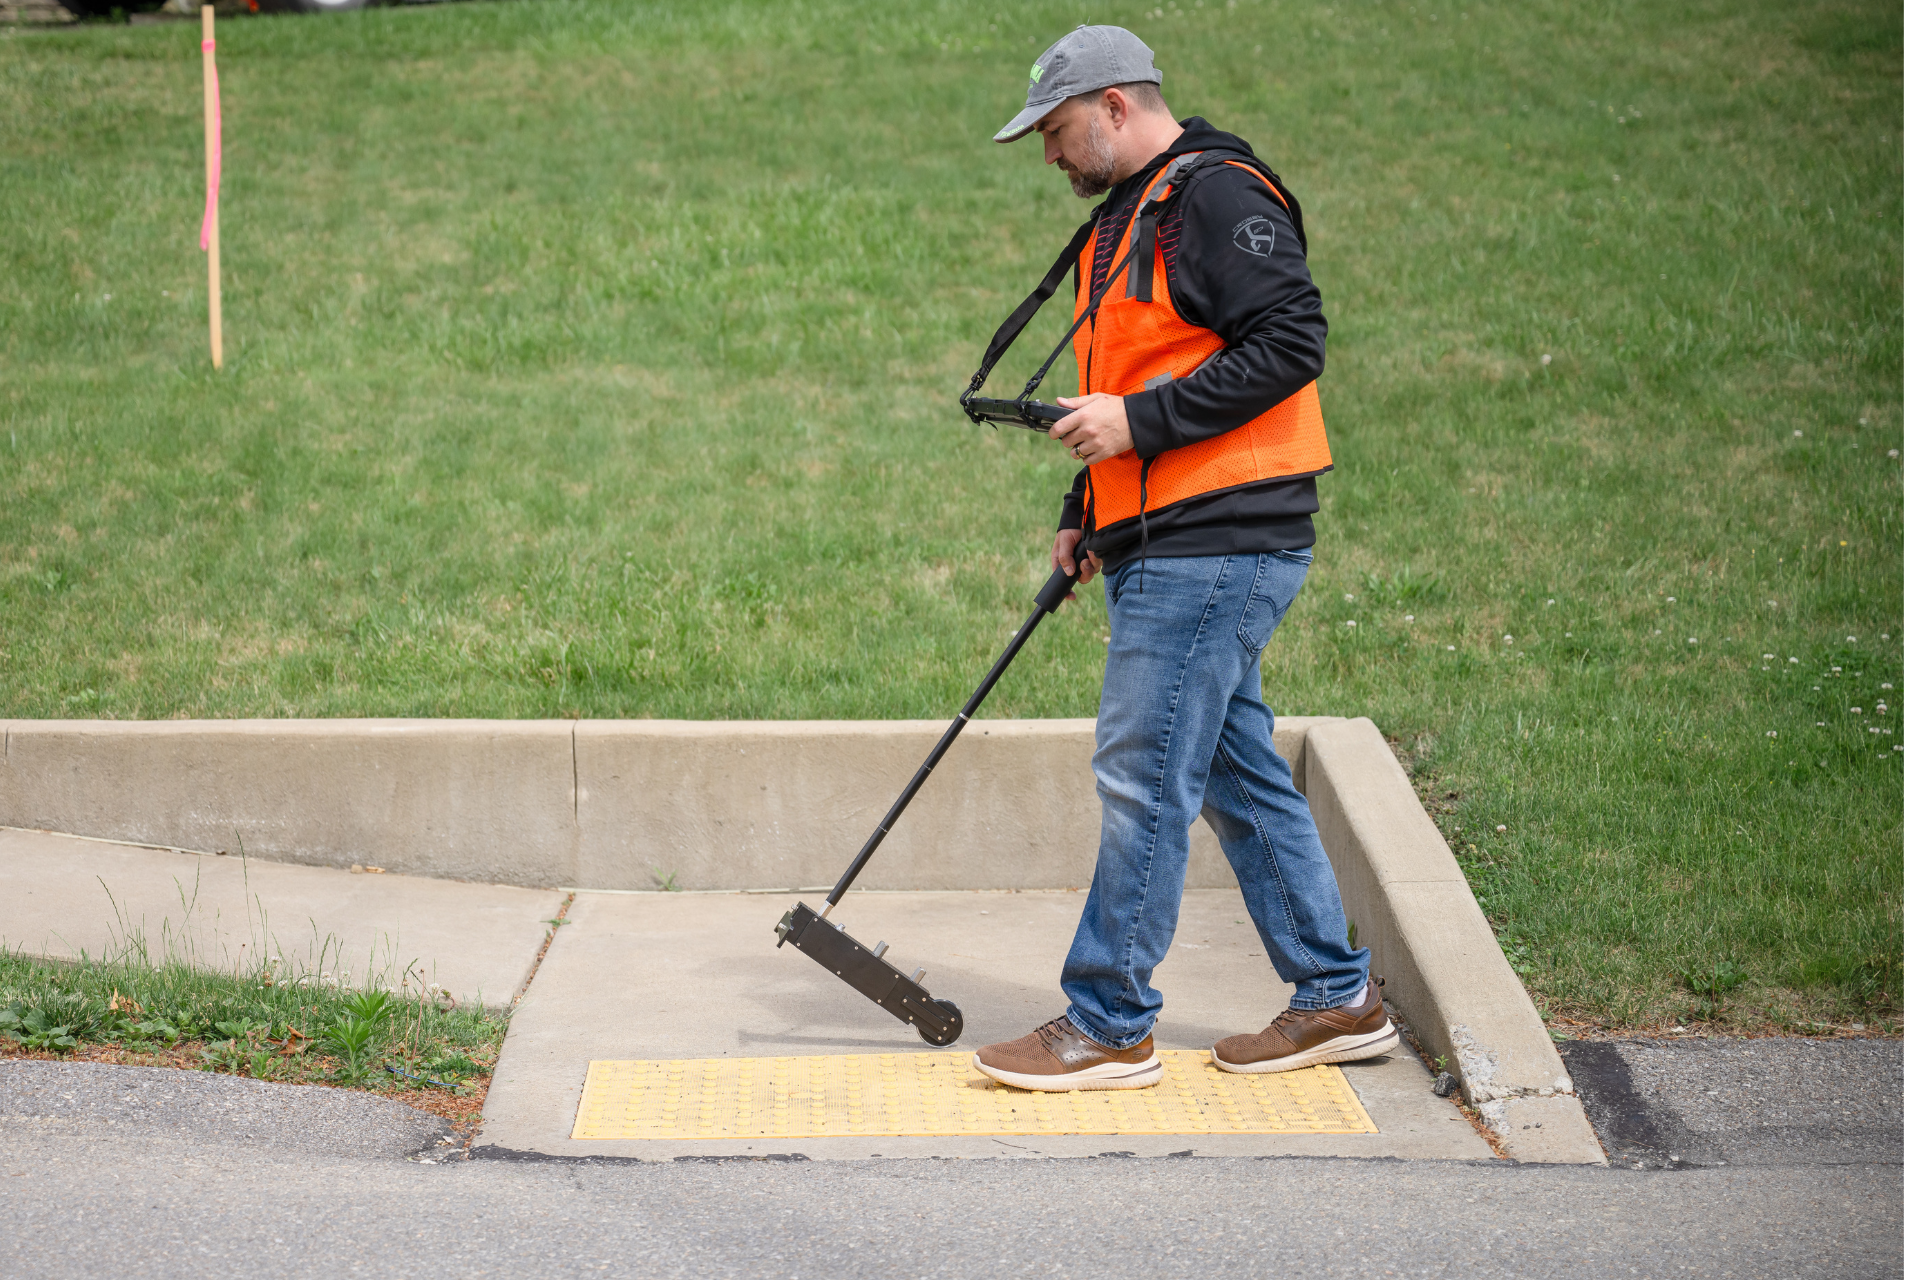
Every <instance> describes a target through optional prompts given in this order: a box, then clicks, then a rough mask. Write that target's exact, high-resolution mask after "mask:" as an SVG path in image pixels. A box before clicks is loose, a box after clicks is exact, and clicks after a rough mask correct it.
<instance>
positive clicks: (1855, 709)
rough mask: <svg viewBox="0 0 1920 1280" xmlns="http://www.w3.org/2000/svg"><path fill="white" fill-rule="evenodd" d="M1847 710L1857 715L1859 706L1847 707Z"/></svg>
mask: <svg viewBox="0 0 1920 1280" xmlns="http://www.w3.org/2000/svg"><path fill="white" fill-rule="evenodd" d="M1847 710H1849V711H1851V712H1853V714H1854V715H1859V714H1860V708H1858V707H1848V708H1847Z"/></svg>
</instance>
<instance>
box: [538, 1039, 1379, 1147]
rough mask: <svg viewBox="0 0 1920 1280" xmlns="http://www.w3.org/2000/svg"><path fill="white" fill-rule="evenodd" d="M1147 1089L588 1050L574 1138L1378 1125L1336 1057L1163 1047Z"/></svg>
mask: <svg viewBox="0 0 1920 1280" xmlns="http://www.w3.org/2000/svg"><path fill="white" fill-rule="evenodd" d="M1160 1061H1161V1062H1162V1063H1164V1064H1165V1065H1166V1074H1165V1075H1164V1076H1163V1077H1162V1079H1161V1081H1160V1083H1159V1084H1157V1085H1155V1086H1154V1087H1153V1088H1151V1089H1094V1090H1087V1091H1084V1092H1075V1093H1028V1092H1026V1091H1025V1090H1022V1089H1009V1088H1007V1087H1005V1086H1004V1085H999V1084H995V1083H994V1082H993V1081H991V1080H988V1079H987V1078H986V1077H985V1076H983V1075H981V1074H980V1073H979V1072H977V1071H975V1070H974V1069H973V1055H972V1054H968V1053H895V1054H838V1055H828V1056H822V1057H811V1058H688V1059H682V1060H678V1061H664V1062H595V1063H593V1064H592V1065H591V1066H589V1067H588V1069H587V1084H586V1088H585V1090H584V1091H583V1092H582V1093H581V1096H580V1111H579V1114H578V1115H577V1116H576V1117H575V1119H574V1123H573V1136H574V1137H575V1138H584V1139H595V1138H852V1137H862V1138H864V1137H886V1136H895V1137H902V1138H926V1137H955V1136H966V1135H969V1134H1069V1133H1086V1134H1150V1133H1167V1134H1175V1133H1246V1134H1261V1133H1265V1134H1281V1133H1378V1132H1380V1131H1379V1130H1378V1129H1376V1128H1375V1127H1374V1124H1373V1120H1372V1119H1371V1118H1370V1117H1369V1116H1368V1115H1367V1113H1366V1109H1365V1108H1363V1107H1362V1106H1361V1105H1360V1099H1359V1098H1357V1097H1355V1096H1354V1092H1353V1086H1351V1085H1349V1084H1348V1083H1347V1078H1346V1076H1345V1075H1343V1074H1342V1073H1341V1071H1340V1069H1339V1068H1338V1067H1309V1068H1307V1069H1306V1070H1304V1071H1289V1072H1284V1073H1276V1074H1273V1075H1259V1076H1243V1075H1234V1074H1232V1073H1230V1072H1225V1071H1221V1070H1220V1069H1219V1068H1217V1067H1215V1066H1214V1065H1213V1063H1212V1058H1211V1055H1209V1054H1208V1053H1207V1052H1206V1051H1205V1050H1197V1049H1173V1050H1164V1049H1163V1050H1162V1051H1161V1053H1160Z"/></svg>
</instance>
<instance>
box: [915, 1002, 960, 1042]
mask: <svg viewBox="0 0 1920 1280" xmlns="http://www.w3.org/2000/svg"><path fill="white" fill-rule="evenodd" d="M934 1003H935V1004H937V1005H939V1006H940V1007H941V1008H942V1009H945V1010H946V1011H947V1012H948V1013H950V1014H952V1015H953V1027H952V1029H950V1030H948V1031H944V1032H940V1031H929V1030H927V1028H925V1027H919V1028H917V1030H918V1031H919V1032H920V1038H921V1039H922V1040H925V1041H926V1042H927V1043H928V1044H930V1045H933V1046H934V1047H935V1048H938V1049H944V1048H945V1047H946V1046H948V1045H950V1044H952V1043H953V1042H954V1041H955V1040H958V1039H959V1038H960V1029H961V1028H962V1027H964V1026H965V1025H966V1019H964V1018H962V1017H961V1016H960V1006H959V1005H957V1004H955V1003H954V1002H953V1001H951V1000H935V1001H934Z"/></svg>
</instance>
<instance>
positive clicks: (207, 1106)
mask: <svg viewBox="0 0 1920 1280" xmlns="http://www.w3.org/2000/svg"><path fill="white" fill-rule="evenodd" d="M0 1128H4V1129H10V1130H12V1131H14V1132H15V1133H19V1134H25V1133H37V1134H44V1135H56V1134H60V1135H71V1136H76V1137H88V1138H113V1137H128V1138H133V1137H138V1138H148V1139H150V1138H168V1139H173V1140H176V1141H182V1142H191V1143H207V1144H213V1143H217V1144H229V1143H234V1142H241V1143H253V1144H258V1145H260V1146H263V1147H271V1148H273V1149H275V1150H279V1151H285V1152H289V1153H293V1152H299V1153H307V1154H320V1155H335V1156H407V1155H412V1154H413V1153H415V1152H417V1151H420V1150H422V1149H424V1148H427V1147H431V1146H434V1145H436V1144H438V1143H439V1141H440V1139H441V1138H442V1137H443V1136H446V1135H448V1134H450V1133H451V1132H452V1131H451V1130H450V1129H449V1128H448V1127H447V1124H446V1122H445V1121H443V1120H441V1119H440V1118H439V1117H438V1116H432V1115H428V1114H427V1113H426V1112H424V1111H416V1110H414V1109H413V1108H412V1107H409V1106H406V1105H404V1104H402V1103H398V1102H393V1101H389V1100H388V1099H385V1098H376V1097H373V1096H372V1095H370V1094H365V1093H355V1092H351V1091H349V1090H346V1089H328V1088H324V1087H321V1086H318V1085H301V1084H274V1083H272V1082H270V1081H265V1080H247V1079H243V1078H241V1077H238V1076H228V1075H217V1074H215V1073H213V1072H210V1071H176V1070H169V1069H167V1068H164V1067H122V1066H113V1065H109V1064H106V1063H97V1062H42V1061H20V1060H15V1061H10V1062H0Z"/></svg>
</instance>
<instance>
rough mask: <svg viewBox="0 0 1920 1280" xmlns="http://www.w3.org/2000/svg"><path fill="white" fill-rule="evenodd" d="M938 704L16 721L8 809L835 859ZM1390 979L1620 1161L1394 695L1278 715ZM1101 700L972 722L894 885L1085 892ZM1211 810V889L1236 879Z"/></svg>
mask: <svg viewBox="0 0 1920 1280" xmlns="http://www.w3.org/2000/svg"><path fill="white" fill-rule="evenodd" d="M942 728H944V723H943V722H936V721H812V722H808V721H794V722H768V723H760V722H727V721H713V722H697V721H577V722H576V721H474V720H268V721H184V720H182V721H11V722H6V723H4V724H0V826H13V827H25V828H33V829H38V830H51V831H62V832H70V833H74V834H78V835H86V836H95V837H104V838H108V839H115V840H128V841H135V842H140V843H147V844H161V845H170V846H175V847H178V848H182V849H197V850H205V851H215V850H222V849H225V850H231V851H234V852H238V851H239V850H240V849H241V848H244V849H245V851H246V852H247V853H248V854H249V855H250V856H252V857H254V858H261V859H266V860H270V861H281V862H294V863H305V864H308V865H318V866H333V867H344V866H348V865H350V864H353V863H366V864H373V865H377V866H382V867H385V868H386V869H387V870H389V871H394V872H402V873H406V874H411V875H418V876H434V877H441V878H451V879H461V880H479V881H487V882H491V883H496V884H509V885H524V886H532V887H551V886H555V885H569V886H577V887H580V888H583V889H627V890H634V889H649V888H653V887H655V886H656V883H657V879H658V878H661V877H665V876H668V875H671V876H672V877H673V882H674V883H675V885H676V886H677V887H680V888H686V889H776V888H786V887H793V886H799V885H819V884H830V883H832V882H833V880H834V879H835V878H836V877H837V876H838V875H839V874H840V871H841V870H842V868H843V867H844V866H845V864H846V860H847V858H848V857H849V856H851V853H852V851H853V850H854V849H857V848H858V847H859V844H860V842H861V841H862V840H864V839H865V837H866V835H867V833H868V832H869V831H870V830H871V829H872V827H873V825H874V824H875V823H876V822H877V821H878V820H879V818H880V817H881V815H882V814H883V813H884V811H885V809H886V806H887V805H888V804H889V803H890V802H891V800H892V798H893V796H894V794H895V792H896V790H897V789H898V788H899V786H900V785H901V784H902V783H903V782H904V781H905V779H906V778H907V777H909V776H910V775H911V773H912V771H913V769H914V768H915V767H916V766H917V765H918V764H919V763H920V761H921V759H922V758H924V756H925V754H926V751H927V749H928V748H929V747H930V746H931V745H932V743H933V741H934V739H935V738H936V737H937V736H938V734H939V732H940V730H941V729H942ZM1274 738H1275V743H1276V745H1277V746H1279V748H1280V749H1281V751H1282V753H1283V754H1285V755H1286V756H1287V757H1288V759H1289V760H1290V761H1291V762H1292V765H1293V768H1294V776H1295V780H1296V782H1297V783H1298V784H1299V785H1300V787H1301V789H1302V790H1303V791H1304V792H1305V794H1306V796H1307V799H1308V802H1309V803H1310V804H1311V805H1312V807H1313V811H1314V814H1315V816H1316V818H1317V819H1318V821H1319V823H1320V829H1321V834H1322V838H1323V839H1324V840H1325V842H1326V845H1327V852H1328V854H1329V856H1330V857H1331V858H1332V860H1333V865H1334V870H1335V873H1336V875H1337V876H1338V877H1339V881H1340V887H1341V892H1342V895H1343V896H1344V898H1345V901H1346V904H1347V913H1348V915H1349V916H1350V917H1351V918H1352V919H1353V920H1354V922H1355V923H1356V925H1357V926H1358V929H1359V936H1360V939H1361V940H1362V941H1363V942H1365V943H1366V944H1367V945H1368V946H1370V947H1372V948H1373V951H1374V966H1375V969H1376V971H1377V972H1378V973H1380V974H1381V975H1382V976H1383V977H1385V978H1386V979H1387V981H1388V983H1389V986H1388V994H1389V996H1390V998H1391V1000H1392V1002H1393V1004H1394V1006H1395V1008H1397V1009H1398V1010H1400V1011H1401V1013H1402V1014H1403V1015H1404V1016H1405V1018H1406V1020H1407V1022H1408V1024H1409V1026H1410V1027H1411V1028H1412V1030H1413V1032H1414V1034H1416V1035H1417V1036H1418V1037H1419V1038H1420V1041H1421V1043H1422V1044H1423V1045H1424V1046H1425V1047H1426V1048H1427V1050H1428V1051H1429V1052H1430V1053H1433V1054H1443V1055H1445V1056H1446V1057H1447V1058H1448V1060H1449V1067H1450V1069H1451V1070H1453V1072H1454V1073H1455V1074H1456V1075H1457V1076H1459V1077H1460V1078H1461V1080H1462V1081H1463V1087H1464V1088H1465V1090H1466V1094H1467V1097H1468V1099H1469V1100H1470V1101H1471V1102H1473V1103H1474V1105H1476V1106H1477V1107H1479V1108H1480V1110H1481V1114H1482V1115H1483V1116H1485V1117H1486V1119H1487V1121H1488V1123H1489V1124H1490V1125H1491V1126H1492V1127H1493V1128H1494V1130H1495V1131H1496V1132H1497V1133H1499V1134H1500V1135H1501V1136H1502V1138H1503V1139H1504V1141H1505V1143H1506V1147H1507V1150H1508V1152H1509V1154H1510V1155H1512V1156H1513V1157H1514V1158H1516V1159H1519V1160H1527V1161H1548V1162H1555V1163H1597V1162H1602V1161H1604V1156H1603V1155H1602V1153H1601V1150H1600V1147H1599V1144H1598V1143H1597V1141H1596V1140H1595V1139H1594V1136H1593V1131H1592V1129H1591V1127H1590V1126H1588V1124H1587V1122H1586V1118H1585V1116H1584V1114H1583V1113H1582V1111H1581V1110H1580V1105H1579V1103H1578V1101H1577V1100H1576V1099H1574V1098H1573V1096H1572V1091H1573V1085H1572V1082H1571V1081H1570V1080H1569V1079H1568V1077H1567V1074H1566V1072H1565V1070H1564V1068H1563V1067H1562V1066H1561V1063H1560V1059H1559V1056H1558V1055H1557V1054H1556V1053H1555V1052H1554V1048H1553V1044H1552V1041H1551V1040H1550V1039H1549V1037H1548V1036H1547V1034H1546V1029H1545V1028H1544V1027H1543V1026H1542V1025H1541V1022H1540V1019H1539V1016H1538V1014H1537V1013H1536V1012H1535V1010H1534V1008H1533V1004H1532V1002H1531V1001H1530V1000H1529V999H1528V997H1527V994H1526V991H1525V989H1524V988H1523V987H1522V986H1521V985H1520V981H1519V979H1518V978H1517V977H1515V976H1514V973H1513V971H1512V969H1511V968H1510V967H1509V966H1508V964H1507V961H1506V957H1505V956H1504V955H1503V954H1502V953H1501V951H1500V947H1499V944H1498V942H1497V941H1496V940H1495V939H1494V936H1493V932H1492V930H1491V929H1489V928H1488V926H1487V923H1486V920H1485V918H1484V917H1483V916H1482V915H1481V913H1480V910H1479V906H1478V904H1477V903H1476V902H1475V901H1474V899H1473V894H1472V892H1471V891H1470V890H1469V889H1468V887H1467V883H1466V880H1465V878H1464V877H1463V876H1462V875H1461V874H1460V870H1459V867H1458V866H1457V865H1456V864H1455V863H1454V860H1453V855H1452V852H1451V851H1450V850H1449V849H1448V848H1447V845H1446V842H1445V841H1444V840H1443V839H1442V838H1441V836H1440V833H1439V832H1438V831H1437V830H1436V829H1435V828H1434V826H1433V823H1432V822H1431V821H1430V820H1429V819H1428V818H1427V815H1426V812H1425V810H1424V809H1422V808H1421V806H1420V801H1419V798H1418V797H1417V796H1416V795H1414V793H1413V789H1412V787H1411V786H1409V785H1408V783H1407V779H1406V776H1405V774H1404V773H1402V771H1401V769H1400V766H1399V763H1398V762H1397V761H1396V760H1395V759H1394V757H1393V753H1392V751H1391V750H1390V749H1389V748H1388V746H1387V745H1386V742H1385V741H1384V740H1383V739H1382V738H1381V736H1380V733H1379V730H1378V729H1377V728H1375V727H1374V725H1373V722H1372V721H1370V720H1364V719H1360V720H1342V719H1337V718H1332V717H1302V718H1295V719H1284V720H1280V721H1278V722H1277V723H1276V725H1275V732H1274ZM1092 752H1093V721H1091V720H1028V721H1019V720H998V721H993V720H983V721H975V722H974V723H973V724H972V725H970V726H969V727H968V728H967V730H966V732H965V733H963V734H962V735H961V737H960V739H959V741H958V742H956V743H955V745H954V748H953V751H952V753H951V756H950V758H949V760H948V762H947V763H946V764H944V765H943V766H942V768H941V769H940V771H938V772H937V773H935V774H934V776H933V778H932V779H931V780H930V781H929V782H928V784H927V786H926V788H925V789H924V790H923V791H922V793H921V795H920V797H919V799H918V800H916V802H915V804H914V806H913V808H912V809H910V810H908V812H907V815H906V817H905V818H904V819H903V820H902V821H901V823H900V825H899V826H898V827H897V828H896V829H895V831H894V833H893V835H892V836H891V837H890V839H889V841H888V844H887V847H886V849H885V851H884V855H883V856H882V857H880V858H878V859H876V860H875V862H874V864H873V866H872V867H871V868H870V869H869V870H868V872H867V873H866V874H865V875H864V876H863V877H862V879H861V887H862V888H871V889H913V890H940V889H1061V888H1078V887H1082V886H1084V885H1085V884H1086V883H1087V881H1088V879H1089V878H1090V877H1091V874H1092V862H1093V855H1094V850H1095V849H1096V847H1097V845H1098V839H1099V824H1100V809H1099V801H1098V798H1097V796H1096V795H1095V793H1094V788H1093V786H1092V777H1091V768H1090V764H1089V761H1090V760H1091V757H1092ZM1234 883H1235V882H1234V879H1233V875H1232V872H1231V871H1230V870H1229V868H1228V867H1227V865H1226V859H1225V858H1224V857H1223V856H1222V855H1221V853H1220V849H1219V844H1218V842H1217V841H1215V840H1214V838H1213V835H1212V833H1211V832H1210V831H1209V830H1208V829H1207V828H1206V826H1205V824H1204V823H1199V824H1196V825H1195V827H1194V830H1193V857H1192V859H1191V863H1190V865H1189V869H1188V875H1187V884H1188V886H1189V887H1191V888H1231V887H1233V886H1234Z"/></svg>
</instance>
